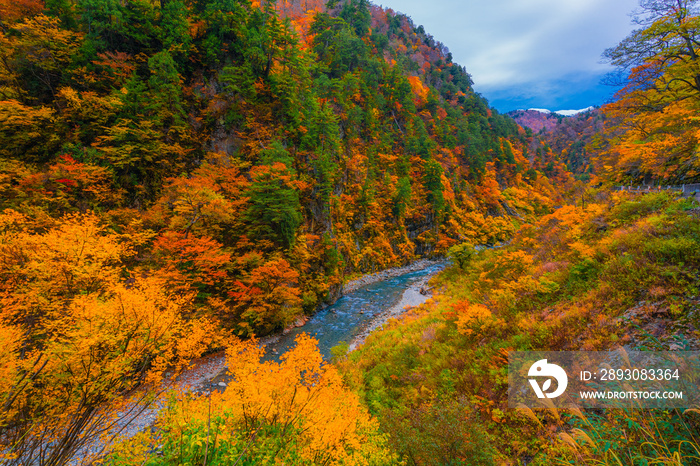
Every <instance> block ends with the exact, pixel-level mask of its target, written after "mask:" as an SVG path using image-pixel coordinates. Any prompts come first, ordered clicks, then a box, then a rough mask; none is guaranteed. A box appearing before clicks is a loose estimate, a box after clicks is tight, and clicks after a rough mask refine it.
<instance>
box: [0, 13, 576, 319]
mask: <svg viewBox="0 0 700 466" xmlns="http://www.w3.org/2000/svg"><path fill="white" fill-rule="evenodd" d="M4 8H5V10H6V14H5V15H3V17H4V18H7V19H5V20H3V24H2V26H3V35H2V38H1V39H2V67H1V72H2V74H0V85H1V87H0V89H1V90H2V98H3V100H2V103H1V104H0V105H2V111H1V112H0V118H1V119H2V121H1V122H0V123H1V124H2V129H1V130H0V137H1V139H2V140H1V142H2V144H0V155H1V156H2V174H3V178H2V181H3V187H2V189H3V194H4V195H3V201H2V202H3V204H4V205H3V208H5V209H13V211H15V212H17V213H21V214H23V215H24V216H25V221H26V222H28V224H29V225H31V229H32V230H34V231H46V230H48V229H50V228H52V227H56V226H58V225H60V224H61V222H63V221H64V220H65V219H66V218H67V217H66V215H80V214H85V213H87V212H90V213H91V214H94V215H97V216H98V217H99V223H100V224H101V225H103V226H104V227H105V228H106V231H113V232H118V233H120V234H127V232H128V234H131V235H142V236H143V243H142V245H141V247H140V249H139V250H138V251H135V253H134V254H133V256H132V258H131V261H130V262H129V263H128V264H126V263H125V264H124V265H125V269H124V274H125V275H129V276H133V275H135V273H134V271H135V268H140V269H147V270H149V271H150V272H149V273H156V271H158V272H157V273H161V272H160V271H162V270H165V269H168V270H170V271H171V273H172V274H173V283H178V284H179V286H182V287H184V288H188V289H190V290H192V291H195V292H196V293H197V295H198V297H197V302H198V305H199V306H200V307H201V308H202V309H206V312H207V313H210V314H212V315H216V316H217V317H219V318H221V319H222V321H225V322H226V323H227V324H228V325H229V326H231V327H235V328H236V329H237V330H239V331H241V332H243V333H250V332H253V331H255V332H256V333H260V332H269V331H271V330H273V329H275V328H279V327H281V326H284V325H285V324H286V323H288V322H289V321H290V318H292V317H293V316H294V315H295V314H298V313H301V312H311V311H313V309H314V308H315V307H316V306H317V305H318V304H319V303H320V302H321V301H323V300H324V299H326V298H327V297H328V295H329V293H331V294H332V292H333V291H334V290H336V289H337V287H338V285H339V284H340V283H341V282H342V280H343V277H345V276H346V275H348V274H353V273H357V272H362V271H373V270H377V269H380V268H384V267H387V266H390V265H396V264H401V263H405V262H407V261H409V260H411V259H413V258H415V257H417V256H419V255H424V254H441V253H444V252H445V251H446V250H447V249H448V248H449V247H450V246H451V245H453V244H455V243H456V242H457V241H459V240H465V239H466V240H470V241H474V242H477V243H493V242H495V241H498V240H502V239H505V238H506V237H507V236H508V235H509V234H510V233H512V231H513V230H514V224H513V223H512V222H511V221H510V220H509V219H508V218H507V217H506V216H504V215H506V214H507V213H509V212H510V213H514V212H516V211H517V212H520V213H521V214H522V215H528V214H532V213H534V212H544V211H546V210H547V208H548V207H549V206H550V205H551V201H550V200H551V199H554V198H557V197H559V196H560V195H561V193H562V189H565V188H566V183H567V182H568V175H567V174H566V172H564V171H558V172H556V173H555V172H553V173H550V175H551V178H553V179H554V180H556V182H557V184H558V185H559V186H560V188H559V189H558V190H556V191H555V190H554V189H553V188H552V187H551V184H550V181H549V180H547V179H545V178H543V177H541V175H539V174H538V173H536V172H535V171H534V170H531V165H530V163H529V162H528V160H527V159H526V157H524V156H523V149H524V148H525V147H526V146H527V144H528V143H529V141H528V138H527V137H526V135H525V133H523V132H522V131H520V130H519V128H518V127H517V125H515V124H514V123H513V121H512V120H510V119H508V118H505V117H503V116H501V115H498V114H497V113H496V112H495V111H493V110H491V109H489V108H488V105H487V102H486V101H485V100H484V99H483V98H482V97H480V96H479V95H478V94H476V93H474V91H473V90H472V88H471V80H470V77H469V75H468V74H467V72H466V71H465V70H464V69H463V68H462V67H460V66H459V65H457V64H455V63H453V62H452V58H451V55H450V54H449V52H447V49H446V48H445V47H444V46H443V45H442V44H439V43H436V42H435V41H434V40H433V38H432V37H431V36H430V35H428V34H426V33H425V32H424V31H423V29H422V28H421V27H416V26H415V25H414V24H413V23H412V22H411V20H410V19H409V18H407V17H405V16H402V15H399V14H395V13H393V12H392V11H389V10H387V11H385V10H383V9H381V8H379V7H375V6H370V4H369V3H368V2H366V1H359V0H357V1H355V0H353V1H350V2H343V3H337V2H331V3H330V4H329V5H328V6H325V5H322V4H318V3H313V2H303V3H302V2H298V3H286V2H279V3H277V4H273V3H264V4H259V3H255V4H253V3H250V2H246V1H233V0H228V1H224V0H222V1H199V2H184V1H179V0H171V1H163V2H161V3H153V2H148V1H129V2H96V3H91V2H85V1H76V2H61V1H48V2H47V3H46V5H44V4H42V3H38V2H31V1H28V2H26V3H15V2H6V3H5V6H4ZM302 10H304V11H303V12H302ZM10 228H13V227H10ZM14 228H18V226H17V225H15V227H14ZM195 253H196V255H197V257H196V258H195V257H194V255H195Z"/></svg>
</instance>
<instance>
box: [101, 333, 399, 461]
mask: <svg viewBox="0 0 700 466" xmlns="http://www.w3.org/2000/svg"><path fill="white" fill-rule="evenodd" d="M316 344H317V342H316V340H315V339H313V338H310V337H308V336H306V335H305V334H302V335H300V336H299V337H297V339H296V346H295V347H294V348H293V349H291V350H290V351H288V352H287V353H285V354H284V355H283V356H282V361H281V362H280V363H275V362H262V361H261V357H262V356H263V353H264V351H265V350H264V348H259V347H258V345H257V342H256V341H245V342H244V341H238V340H235V341H233V342H232V344H231V345H230V347H229V348H228V350H227V356H228V358H227V359H228V364H229V368H228V370H229V374H230V377H231V380H230V382H229V384H228V386H227V387H226V389H225V390H224V391H223V392H222V393H219V392H217V391H214V392H212V393H210V394H204V395H199V396H197V395H192V394H188V395H186V396H184V397H183V396H175V395H173V397H172V398H171V399H170V401H169V402H168V405H167V407H166V408H165V409H164V410H163V411H162V412H161V415H160V417H159V420H158V422H157V424H156V426H157V428H158V430H157V433H156V434H154V435H153V436H151V435H149V434H142V435H139V436H137V437H135V438H134V439H132V440H130V441H128V442H125V443H123V444H121V445H119V446H117V448H116V451H115V453H113V455H112V456H111V457H110V459H109V460H108V461H107V464H110V465H113V466H117V465H124V466H127V465H132V464H143V465H162V464H174V465H179V464H211V465H216V464H222V465H223V464H241V465H251V466H252V465H275V464H293V465H317V464H324V465H357V466H365V465H376V466H382V465H391V464H398V458H397V457H396V455H395V454H394V453H392V452H391V450H390V449H389V448H388V445H387V439H386V437H385V436H384V435H382V434H380V433H379V430H378V427H379V426H378V423H377V422H376V420H374V419H372V418H371V417H370V416H369V414H368V413H367V410H366V409H365V408H364V407H363V406H362V405H361V404H360V400H359V397H358V396H357V395H356V394H354V393H352V392H350V391H349V390H348V389H347V388H346V387H345V386H344V384H343V382H342V380H341V378H340V375H339V374H338V372H337V370H336V369H335V367H333V366H332V365H329V364H325V363H323V362H322V358H321V354H320V353H319V351H318V349H317V347H316ZM156 446H157V448H156Z"/></svg>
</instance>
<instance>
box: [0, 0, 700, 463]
mask: <svg viewBox="0 0 700 466" xmlns="http://www.w3.org/2000/svg"><path fill="white" fill-rule="evenodd" d="M695 3H696V2H694V1H690V0H686V1H673V2H671V1H665V0H643V1H642V3H641V6H642V8H643V10H642V11H643V12H644V13H646V16H644V17H640V20H641V22H640V24H642V25H643V27H642V29H640V30H639V31H637V32H635V33H634V34H633V35H631V36H630V37H629V38H628V39H626V40H625V41H624V42H623V43H622V44H621V45H620V46H618V47H617V48H613V49H610V50H609V51H608V52H606V56H607V57H608V58H609V59H610V60H611V62H612V63H613V64H615V65H617V66H620V67H622V69H624V70H625V71H627V72H628V74H629V76H630V79H629V80H628V83H627V86H626V87H624V88H623V89H622V90H621V91H620V92H619V93H618V95H617V99H616V101H615V102H614V103H613V104H610V105H609V106H606V107H604V108H602V109H601V110H600V111H601V112H602V113H603V115H604V117H601V118H602V121H603V123H602V126H603V127H602V129H600V128H598V126H596V131H597V133H596V136H595V137H590V135H587V137H586V141H588V142H589V146H588V147H587V149H586V150H585V151H584V150H580V147H579V146H580V141H578V140H577V141H575V142H572V143H571V144H570V145H569V146H567V144H566V141H559V143H558V144H560V146H561V147H569V148H570V149H567V151H568V155H567V154H564V152H565V150H564V149H562V153H557V152H555V151H553V150H552V149H551V147H550V146H549V145H548V144H547V143H546V139H542V138H541V137H540V136H536V135H533V134H532V132H531V131H526V130H524V129H522V128H521V127H519V126H518V125H517V124H516V123H515V122H514V121H513V120H512V119H510V118H509V117H506V116H503V115H499V114H498V113H497V112H496V111H495V110H493V109H491V108H489V107H488V103H487V102H486V101H485V99H483V98H482V97H481V96H480V95H478V94H477V93H475V92H474V91H473V89H472V87H471V85H472V82H471V79H470V76H469V74H468V73H467V71H466V70H465V69H464V68H462V67H460V66H459V65H457V64H456V63H454V62H453V61H452V55H451V54H450V53H449V51H448V49H447V47H445V46H444V45H443V44H440V43H439V42H436V41H435V40H434V39H433V38H432V37H431V36H430V35H429V34H427V33H426V31H425V30H424V28H423V27H422V26H416V25H415V24H414V23H413V22H412V21H411V19H410V18H408V17H406V16H405V15H401V14H399V13H396V12H394V11H392V10H388V9H384V8H381V7H378V6H375V5H372V4H370V3H369V2H368V1H366V0H344V1H337V0H331V1H329V2H327V3H324V2H321V1H318V0H308V1H307V0H294V1H284V0H280V1H277V2H270V1H257V0H255V1H249V0H161V1H159V2H155V1H149V0H127V1H119V2H118V1H111V0H46V1H39V0H20V1H17V0H0V192H1V193H2V196H1V197H0V211H1V213H0V277H1V278H2V280H0V341H2V343H3V344H2V346H1V347H0V456H1V457H2V459H3V460H4V461H5V463H7V464H16V465H19V464H37V465H47V466H48V465H63V464H67V463H71V464H80V463H84V464H89V463H90V462H92V461H94V460H95V459H96V458H97V457H102V461H103V462H104V463H105V464H113V465H132V464H152V465H155V464H209V465H214V464H250V465H253V464H255V465H257V464H357V465H366V464H376V465H383V464H418V465H423V464H518V463H524V462H530V461H534V462H535V463H536V464H552V463H557V462H558V463H562V464H581V463H590V464H693V462H694V461H698V457H700V453H699V452H698V450H699V448H700V447H698V445H699V443H698V422H700V421H699V419H698V417H697V412H693V411H692V410H691V411H688V412H685V413H676V412H663V411H661V412H651V413H649V412H617V411H616V412H612V411H611V412H605V413H602V414H601V413H581V412H576V413H560V412H556V411H550V412H546V413H541V412H513V411H508V410H506V409H505V405H504V403H505V399H504V396H505V390H506V387H505V383H506V372H505V371H506V366H505V361H506V359H507V352H508V351H510V350H517V349H521V350H522V349H553V350H556V349H608V348H613V347H615V346H617V345H620V344H628V345H633V346H636V347H639V348H648V349H652V348H669V347H673V348H676V349H678V348H681V349H687V348H696V347H697V343H696V342H697V328H698V323H697V319H698V317H697V310H698V276H697V273H698V272H697V270H698V265H700V264H699V261H700V257H699V256H698V254H699V253H698V251H700V248H698V246H699V245H698V243H699V242H700V226H699V223H698V206H697V205H696V204H695V203H694V201H693V200H691V199H681V200H679V199H676V198H675V197H674V196H673V195H670V194H648V195H644V196H632V195H629V194H622V193H617V194H611V193H610V192H608V191H607V188H608V187H609V185H610V184H612V183H614V182H625V183H627V184H630V183H643V182H651V181H654V182H662V183H679V182H691V181H697V180H698V177H699V174H698V169H699V168H700V162H699V158H698V156H697V147H698V144H697V142H698V141H697V140H698V135H699V134H700V132H698V128H697V124H698V120H697V118H696V117H695V115H696V114H697V110H698V104H699V103H700V102H699V99H698V93H699V92H700V87H699V85H698V83H699V82H700V80H698V77H697V69H698V67H697V65H698V58H697V54H696V52H697V51H696V45H697V44H698V40H697V30H698V27H697V26H698V24H700V18H699V17H698V14H697V11H696V10H697V9H696V5H695ZM600 121H601V119H599V118H596V125H600V124H601V123H600ZM543 137H544V136H543ZM574 144H576V150H575V151H574V150H573V147H574ZM557 147H559V146H557ZM532 148H537V150H536V151H534V152H533V150H532ZM572 154H575V157H574V156H573V155H572ZM574 162H575V163H574ZM567 164H568V165H567ZM572 164H573V165H572ZM574 165H575V166H574ZM588 179H590V180H591V184H590V186H589V187H586V185H584V181H586V180H588ZM592 186H597V187H596V188H595V189H594V188H593V187H592ZM499 242H500V243H504V242H505V243H506V244H507V246H504V247H501V248H495V249H487V250H483V251H480V252H478V253H477V252H476V251H475V250H474V249H473V248H472V246H471V245H482V244H483V245H494V244H496V243H499ZM445 254H448V255H451V256H452V257H453V258H454V264H455V265H454V266H453V267H451V268H450V269H448V270H447V271H446V272H445V273H443V274H442V275H441V276H440V277H438V278H437V279H436V280H437V281H436V283H435V286H436V289H439V292H437V294H436V296H435V297H434V298H433V299H432V300H429V301H428V302H427V303H426V304H424V305H422V306H421V307H419V308H417V309H414V310H412V311H410V312H409V313H408V314H406V315H405V316H404V317H403V318H402V319H401V320H391V321H390V322H389V323H388V327H387V328H385V330H383V331H380V332H375V333H373V334H372V335H370V336H369V337H368V339H367V340H366V343H365V344H364V345H363V346H361V347H360V348H359V349H358V350H357V351H354V352H352V353H350V354H349V355H347V356H345V355H343V351H342V348H339V349H338V351H335V358H334V363H333V364H329V363H325V362H323V360H322V357H321V355H320V353H319V351H318V349H317V348H316V344H315V341H314V340H313V338H310V337H308V336H304V335H302V336H300V337H299V338H298V340H297V345H296V347H295V348H294V349H293V350H290V351H289V352H287V353H285V354H284V355H282V357H281V361H280V362H279V363H277V362H261V360H260V357H261V351H262V350H261V349H260V348H258V346H257V344H256V339H255V336H265V335H269V334H271V333H273V332H276V331H279V330H281V329H283V328H285V327H286V326H288V325H289V324H290V323H292V322H294V321H295V320H296V319H297V318H299V317H300V316H302V315H304V314H311V313H313V312H314V311H315V310H316V309H317V308H318V306H319V305H322V304H324V303H327V302H330V301H332V300H333V299H334V298H336V297H337V296H338V293H339V291H340V290H341V288H342V285H343V283H344V282H345V281H347V280H348V278H351V277H356V276H358V275H361V274H364V273H371V272H376V271H378V270H382V269H385V268H387V267H391V266H397V265H404V264H406V263H409V262H411V261H413V260H415V259H417V258H419V257H424V256H439V255H445ZM219 349H225V350H226V352H227V361H228V366H229V367H228V370H229V372H230V373H231V375H232V379H231V380H232V382H231V383H230V384H229V385H228V386H227V387H226V389H225V390H224V391H223V392H221V393H218V392H212V393H205V394H196V393H189V394H182V393H165V394H164V393H161V391H162V390H161V388H160V387H161V382H162V381H163V379H164V378H166V377H167V376H172V375H173V374H176V373H177V372H178V371H180V370H182V369H183V368H185V367H187V365H188V364H189V362H190V361H192V360H193V359H195V358H197V357H199V356H200V355H202V354H206V353H208V352H211V351H215V350H219ZM134 397H138V398H137V402H136V403H134V402H133V399H134ZM156 399H159V400H161V402H163V403H165V406H164V408H163V409H162V411H161V413H160V414H159V417H158V420H157V422H156V425H155V428H154V429H152V430H148V431H143V432H140V433H138V434H137V435H136V436H133V437H131V438H125V439H119V438H118V434H119V432H115V431H114V428H113V427H114V426H115V425H118V423H119V421H120V420H123V418H124V416H125V414H124V408H125V407H126V406H129V407H132V408H134V407H136V408H135V409H139V407H146V406H149V405H152V404H153V402H154V401H155V400H156ZM127 400H128V401H127ZM95 442H98V443H99V444H102V445H104V446H105V449H104V450H101V451H97V452H94V451H92V450H90V449H89V448H87V447H89V446H90V445H94V444H95ZM88 452H89V453H88Z"/></svg>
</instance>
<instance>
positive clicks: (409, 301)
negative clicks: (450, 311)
mask: <svg viewBox="0 0 700 466" xmlns="http://www.w3.org/2000/svg"><path fill="white" fill-rule="evenodd" d="M428 265H432V264H428ZM424 267H425V266H424ZM421 268H423V267H421ZM415 270H419V269H415ZM402 273H406V272H402ZM435 273H436V274H437V273H438V272H435ZM430 278H432V276H431V277H425V278H424V279H423V280H420V281H418V282H416V283H414V284H413V285H411V286H410V287H409V288H407V289H406V291H404V293H403V295H402V296H401V299H400V300H399V302H398V303H396V304H394V305H393V306H392V307H390V308H389V309H387V310H386V311H384V312H382V313H381V314H379V315H377V317H375V318H374V319H372V321H371V322H370V323H369V325H367V327H365V328H363V329H362V330H361V331H360V333H359V334H358V335H357V336H356V337H355V338H353V339H352V341H351V342H350V345H349V346H348V351H355V350H356V349H357V348H358V347H359V346H360V345H362V344H363V343H364V342H365V339H366V338H367V337H368V336H369V334H370V333H372V332H374V331H375V330H377V329H379V328H381V327H382V326H383V325H384V324H385V323H386V321H387V320H389V319H392V318H395V317H398V316H400V315H401V314H403V313H404V312H406V310H407V309H408V308H411V307H416V306H420V305H421V304H423V303H424V302H426V301H427V300H428V298H430V297H431V296H432V294H433V293H432V292H431V291H430V290H427V291H425V294H422V293H421V289H422V288H423V287H424V286H427V283H428V280H430Z"/></svg>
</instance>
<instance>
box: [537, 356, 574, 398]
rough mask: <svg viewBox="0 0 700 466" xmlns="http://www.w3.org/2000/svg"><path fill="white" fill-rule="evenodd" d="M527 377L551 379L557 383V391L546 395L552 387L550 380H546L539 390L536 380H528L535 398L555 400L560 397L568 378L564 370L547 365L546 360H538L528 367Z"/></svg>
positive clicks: (554, 365)
mask: <svg viewBox="0 0 700 466" xmlns="http://www.w3.org/2000/svg"><path fill="white" fill-rule="evenodd" d="M527 375H529V376H530V377H553V378H554V379H555V380H556V381H557V389H556V390H555V391H554V392H552V393H547V390H549V389H550V388H551V386H552V379H547V380H546V381H545V382H544V384H543V385H542V388H540V385H539V384H538V383H537V381H536V380H533V379H529V380H530V385H532V389H533V390H534V391H535V394H536V395H537V398H556V397H558V396H561V395H562V393H564V390H566V385H567V384H568V383H569V378H568V377H567V376H566V372H565V371H564V369H562V368H561V367H559V366H557V365H556V364H548V363H547V360H546V359H540V360H539V361H537V362H536V363H534V364H533V365H532V366H530V370H529V371H528V373H527Z"/></svg>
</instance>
